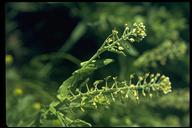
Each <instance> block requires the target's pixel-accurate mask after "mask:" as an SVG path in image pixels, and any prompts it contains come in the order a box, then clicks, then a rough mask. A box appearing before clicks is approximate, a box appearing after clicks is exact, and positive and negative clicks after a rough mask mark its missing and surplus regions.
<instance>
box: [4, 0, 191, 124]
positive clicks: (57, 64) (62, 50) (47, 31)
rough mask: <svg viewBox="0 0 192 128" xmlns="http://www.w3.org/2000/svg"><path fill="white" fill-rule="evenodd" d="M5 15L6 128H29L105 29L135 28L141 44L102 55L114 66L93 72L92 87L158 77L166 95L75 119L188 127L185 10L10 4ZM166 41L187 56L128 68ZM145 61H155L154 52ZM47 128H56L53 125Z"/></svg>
mask: <svg viewBox="0 0 192 128" xmlns="http://www.w3.org/2000/svg"><path fill="white" fill-rule="evenodd" d="M5 13H6V14H5V16H6V19H5V20H6V123H7V125H8V126H31V124H32V123H33V121H34V120H35V118H36V115H37V113H38V111H39V110H40V108H41V107H42V106H43V105H48V104H49V103H50V102H51V101H53V100H54V99H55V98H56V94H57V89H58V88H59V86H60V85H61V84H62V82H63V81H64V80H65V79H67V78H68V77H69V76H70V75H71V73H72V72H73V71H75V70H76V69H78V68H79V67H80V65H79V64H80V62H81V61H86V60H88V59H89V58H90V57H91V56H92V55H93V54H94V53H95V52H96V50H97V49H98V48H99V47H100V46H101V44H102V43H103V41H104V40H105V38H106V37H107V36H108V35H109V34H110V33H111V30H112V29H114V28H115V29H117V30H119V32H120V33H121V31H123V26H124V24H125V23H127V24H128V25H132V24H133V23H134V22H143V23H144V25H145V26H146V33H147V37H146V38H145V39H144V40H143V41H142V42H140V43H137V44H133V47H132V48H131V51H130V55H128V56H126V57H124V56H121V55H116V54H113V53H105V54H104V55H103V57H111V56H112V57H113V58H115V63H113V64H111V65H109V66H107V67H106V68H103V69H101V70H98V71H96V72H95V73H94V74H93V75H92V76H91V80H93V81H94V80H96V79H103V78H104V77H106V76H109V75H113V76H118V77H119V79H121V80H125V79H128V76H129V75H130V74H132V73H142V72H154V73H156V72H159V73H161V74H165V75H166V76H169V77H170V81H171V82H172V90H173V91H172V93H170V94H167V95H165V96H162V97H158V98H151V99H149V100H146V101H142V102H141V103H140V104H137V103H134V102H132V101H128V102H127V103H124V104H122V103H120V102H118V101H117V102H116V103H114V104H113V105H111V107H110V108H109V109H100V110H88V111H86V112H77V113H75V114H74V117H77V118H80V119H83V120H85V121H88V122H90V123H91V124H92V125H93V126H189V3H185V2H183V3H181V2H179V3H171V2H169V3H150V2H140V3H134V2H133V3H123V2H118V3H115V2H111V3H107V2H103V3H98V2H96V3H94V2H93V3H85V2H82V3H78V2H74V3H73V2H69V3H57V2H39V3H33V2H30V3H26V2H18V3H14V2H10V3H6V11H5ZM166 41H171V42H173V44H174V42H184V44H185V45H186V51H185V53H184V54H183V55H182V56H180V55H178V57H172V59H167V61H166V62H165V64H161V63H159V62H157V63H156V64H152V66H151V65H148V64H146V63H145V62H144V63H141V64H139V66H138V67H135V66H134V65H133V63H134V62H135V60H137V59H138V58H139V57H140V56H142V55H143V54H145V53H146V51H151V50H152V49H154V48H156V47H160V48H161V46H162V44H163V43H165V42H166ZM168 50H169V49H168ZM171 50H172V49H171ZM162 51H163V52H166V49H163V47H162ZM175 54H180V51H176V53H175ZM151 56H152V58H155V57H157V56H156V55H155V54H153V51H152V52H151ZM158 56H160V57H161V56H162V57H161V58H167V56H163V54H159V55H158ZM145 59H146V61H147V58H145ZM152 61H153V59H152ZM162 61H163V60H162ZM144 65H147V66H144ZM114 67H115V68H114ZM46 125H47V126H60V124H59V123H58V121H57V120H56V121H52V122H50V123H49V124H46Z"/></svg>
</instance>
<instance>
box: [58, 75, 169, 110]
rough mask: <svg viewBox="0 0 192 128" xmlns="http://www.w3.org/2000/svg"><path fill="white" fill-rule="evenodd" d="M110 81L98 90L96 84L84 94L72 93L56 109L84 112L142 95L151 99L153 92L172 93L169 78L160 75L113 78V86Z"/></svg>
mask: <svg viewBox="0 0 192 128" xmlns="http://www.w3.org/2000/svg"><path fill="white" fill-rule="evenodd" d="M132 79H137V83H132ZM108 80H109V79H105V81H106V82H105V85H104V86H102V88H101V89H98V87H97V86H98V84H95V85H94V88H89V87H88V86H87V87H86V88H87V91H86V92H84V93H83V92H81V91H80V90H78V89H77V90H76V94H74V93H72V92H71V96H70V97H68V98H66V99H65V101H63V102H62V103H59V104H58V105H57V106H55V107H58V106H59V108H61V110H66V109H67V108H69V109H71V110H76V109H79V110H81V111H83V112H84V110H85V108H98V107H99V106H108V105H110V103H111V102H115V101H116V100H122V101H125V100H126V99H127V98H130V99H133V100H134V99H135V100H137V101H138V100H139V99H140V97H141V95H143V96H147V95H148V96H149V97H151V96H152V93H153V92H162V93H163V94H167V93H169V92H171V83H170V80H169V78H168V77H166V76H164V75H162V76H161V75H160V74H159V73H157V74H156V75H154V74H151V75H150V74H149V73H147V74H145V75H143V76H138V77H135V76H134V75H131V76H130V80H129V81H117V78H116V77H113V79H112V80H113V81H114V82H113V84H112V85H111V86H110V84H108ZM64 108H65V109H64Z"/></svg>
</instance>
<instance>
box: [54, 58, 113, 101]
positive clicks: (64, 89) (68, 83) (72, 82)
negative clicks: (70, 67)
mask: <svg viewBox="0 0 192 128" xmlns="http://www.w3.org/2000/svg"><path fill="white" fill-rule="evenodd" d="M86 62H87V61H86ZM86 62H83V63H84V64H85V63H86ZM112 62H113V59H101V60H93V62H92V63H90V64H89V65H88V66H87V67H85V68H80V69H78V70H76V71H75V72H73V73H72V76H71V77H69V78H68V79H67V80H65V81H64V82H63V83H62V85H61V86H60V87H59V90H58V93H59V94H58V95H57V98H58V99H59V100H61V101H63V100H64V99H65V98H66V96H67V94H68V93H69V89H72V88H76V86H77V84H78V83H79V81H80V80H83V79H84V78H85V77H87V76H88V75H90V74H91V73H93V72H94V71H95V70H97V69H99V68H102V67H104V66H106V65H108V64H110V63H112Z"/></svg>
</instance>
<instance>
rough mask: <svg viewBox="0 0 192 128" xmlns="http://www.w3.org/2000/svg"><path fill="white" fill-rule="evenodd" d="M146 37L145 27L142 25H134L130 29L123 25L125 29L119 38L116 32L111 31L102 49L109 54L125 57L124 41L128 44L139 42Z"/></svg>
mask: <svg viewBox="0 0 192 128" xmlns="http://www.w3.org/2000/svg"><path fill="white" fill-rule="evenodd" d="M145 36H146V33H145V26H144V25H143V23H134V24H133V26H132V27H131V28H129V27H128V25H127V24H125V29H124V32H123V34H122V36H121V37H119V36H118V31H117V30H115V29H114V30H112V34H111V35H110V36H109V37H108V38H107V39H106V41H105V42H106V43H105V46H104V48H105V49H107V50H108V51H110V52H114V53H118V54H123V55H125V53H124V52H125V50H127V48H126V46H127V45H126V44H125V43H126V41H128V43H133V42H140V41H142V40H143V39H144V38H145Z"/></svg>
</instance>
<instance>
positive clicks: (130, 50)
mask: <svg viewBox="0 0 192 128" xmlns="http://www.w3.org/2000/svg"><path fill="white" fill-rule="evenodd" d="M120 44H121V46H122V47H123V48H124V52H125V53H126V54H127V55H132V56H138V55H139V53H138V51H137V50H136V49H135V48H134V47H133V46H132V45H131V44H130V43H129V42H126V41H121V42H120Z"/></svg>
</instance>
